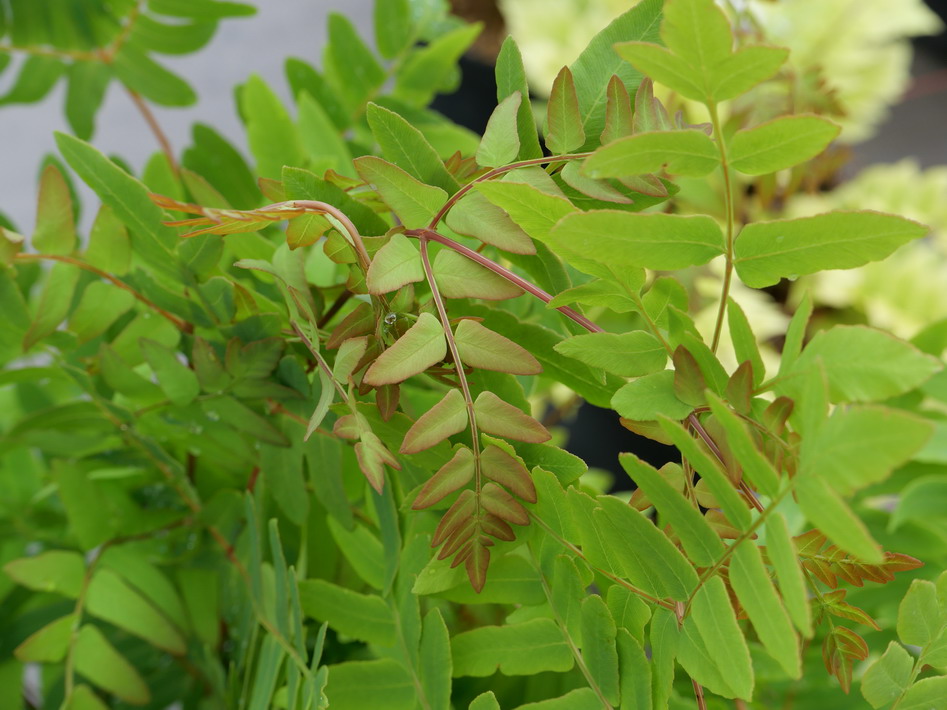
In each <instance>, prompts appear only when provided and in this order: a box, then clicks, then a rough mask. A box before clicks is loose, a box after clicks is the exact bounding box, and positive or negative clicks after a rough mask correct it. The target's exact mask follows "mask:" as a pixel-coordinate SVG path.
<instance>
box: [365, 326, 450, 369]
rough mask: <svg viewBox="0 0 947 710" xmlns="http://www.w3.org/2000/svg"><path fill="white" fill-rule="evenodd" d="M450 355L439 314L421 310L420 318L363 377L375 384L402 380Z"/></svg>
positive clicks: (379, 357)
mask: <svg viewBox="0 0 947 710" xmlns="http://www.w3.org/2000/svg"><path fill="white" fill-rule="evenodd" d="M446 355H447V340H446V339H445V337H444V329H443V328H442V327H441V322H440V321H439V320H438V319H437V316H433V315H431V314H430V313H422V314H421V315H420V316H419V317H418V320H417V322H416V323H415V324H414V325H412V326H411V327H410V328H408V330H407V332H406V333H405V334H404V335H402V336H401V337H400V338H398V340H396V341H395V343H394V345H392V346H391V347H390V348H388V349H387V350H385V352H383V353H382V354H381V355H379V356H378V359H376V360H375V362H373V363H372V365H371V367H369V368H368V371H367V372H366V373H365V376H364V378H363V381H364V382H365V383H366V384H370V385H373V386H377V385H387V384H394V383H396V382H402V381H404V380H406V379H408V378H409V377H411V375H416V374H418V373H419V372H424V371H425V370H426V369H427V368H429V367H430V366H431V365H433V364H435V363H437V362H440V361H441V360H443V359H444V357H445V356H446Z"/></svg>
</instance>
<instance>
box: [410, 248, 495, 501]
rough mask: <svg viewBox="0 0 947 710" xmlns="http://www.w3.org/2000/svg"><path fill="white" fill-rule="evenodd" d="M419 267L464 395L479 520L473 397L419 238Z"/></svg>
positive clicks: (477, 435)
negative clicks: (425, 280)
mask: <svg viewBox="0 0 947 710" xmlns="http://www.w3.org/2000/svg"><path fill="white" fill-rule="evenodd" d="M420 242H421V265H422V266H423V267H424V275H425V277H427V281H428V285H429V286H430V287H431V296H432V297H433V298H434V306H435V307H436V308H437V314H438V316H440V319H441V326H442V327H443V328H444V337H446V338H447V347H448V348H449V349H450V355H451V358H452V359H453V361H454V367H455V369H456V371H457V379H458V381H459V382H460V391H461V393H462V394H463V395H464V403H465V404H466V405H467V418H468V419H469V420H470V439H471V447H470V448H471V450H472V451H473V455H474V490H476V492H477V515H476V517H477V519H479V518H480V487H481V485H482V471H481V465H480V432H479V430H478V428H477V417H476V413H475V412H474V402H473V396H472V395H471V394H470V385H469V383H468V382H467V373H465V372H464V364H463V362H461V359H460V351H458V350H457V342H456V341H455V340H454V333H453V331H452V330H451V327H450V318H448V316H447V308H446V307H445V306H444V298H443V297H442V296H441V292H440V290H439V289H438V288H437V282H436V281H435V280H434V269H433V268H431V257H430V255H429V254H428V240H427V239H425V238H423V237H422V238H421V240H420Z"/></svg>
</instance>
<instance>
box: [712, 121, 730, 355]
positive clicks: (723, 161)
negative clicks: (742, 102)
mask: <svg viewBox="0 0 947 710" xmlns="http://www.w3.org/2000/svg"><path fill="white" fill-rule="evenodd" d="M707 108H708V109H710V120H711V123H712V124H713V127H714V137H715V138H716V139H717V147H718V149H719V150H720V168H721V170H722V171H723V185H724V196H723V200H724V207H725V209H726V212H727V215H726V220H727V254H726V259H727V263H726V265H725V266H724V272H723V288H722V289H721V291H720V307H719V309H718V310H717V323H716V325H715V326H714V336H713V341H712V343H711V346H710V349H711V350H712V351H713V352H717V346H718V345H719V344H720V334H721V332H722V331H723V317H724V315H725V314H726V312H727V299H728V298H729V297H730V285H731V282H732V280H733V242H734V227H735V222H736V215H735V213H734V204H733V185H732V183H731V176H730V163H729V160H728V158H727V144H726V141H725V140H724V137H723V130H722V129H721V126H720V116H719V115H718V112H717V104H716V103H713V102H711V103H709V104H708V105H707Z"/></svg>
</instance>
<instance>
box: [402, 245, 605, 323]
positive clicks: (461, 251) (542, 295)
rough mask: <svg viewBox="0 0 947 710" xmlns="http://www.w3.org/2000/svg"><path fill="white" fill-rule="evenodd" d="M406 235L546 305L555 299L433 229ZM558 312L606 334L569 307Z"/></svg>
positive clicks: (564, 307)
mask: <svg viewBox="0 0 947 710" xmlns="http://www.w3.org/2000/svg"><path fill="white" fill-rule="evenodd" d="M405 235H406V236H409V237H416V238H418V239H429V240H431V241H432V242H437V243H438V244H443V245H444V246H446V247H449V248H451V249H453V250H454V251H456V252H457V253H458V254H463V255H464V256H466V257H467V258H468V259H470V260H472V261H475V262H477V263H478V264H480V265H481V266H483V267H484V268H487V269H490V271H492V272H493V273H495V274H498V275H500V276H502V277H503V278H505V279H506V280H507V281H509V282H510V283H513V284H515V285H517V286H519V287H520V288H521V289H523V290H524V291H526V292H528V293H531V294H532V295H533V296H535V297H536V298H538V299H539V300H541V301H543V302H544V303H549V302H550V301H551V300H552V298H553V297H552V295H550V294H548V293H546V292H545V291H543V290H542V289H541V288H539V286H537V285H536V284H533V283H530V282H529V281H527V280H526V279H524V278H521V277H519V276H517V275H516V274H514V273H513V272H512V271H510V270H509V269H506V268H504V267H502V266H500V265H499V264H497V263H496V262H495V261H493V260H492V259H489V258H487V257H485V256H484V255H483V254H480V253H479V252H476V251H474V250H473V249H470V248H468V247H465V246H464V245H463V244H459V243H458V242H455V241H454V240H453V239H451V238H450V237H445V236H444V235H443V234H440V233H439V232H435V231H433V230H431V229H409V230H407V231H406V232H405ZM556 310H557V311H559V312H560V313H562V315H564V316H567V317H568V318H571V319H572V320H574V321H575V322H576V323H578V324H579V325H581V326H582V327H583V328H585V329H586V330H588V331H589V332H590V333H604V332H605V330H604V329H603V328H602V327H601V326H599V325H598V324H596V323H593V322H592V321H590V320H589V319H588V318H586V317H585V316H583V315H582V314H581V313H577V312H576V311H574V310H573V309H571V308H569V307H568V306H559V307H558V308H557V309H556Z"/></svg>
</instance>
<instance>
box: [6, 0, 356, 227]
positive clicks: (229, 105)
mask: <svg viewBox="0 0 947 710" xmlns="http://www.w3.org/2000/svg"><path fill="white" fill-rule="evenodd" d="M248 1H249V2H250V3H251V4H255V5H256V6H257V8H258V12H257V14H256V15H255V16H254V17H250V18H238V19H233V20H227V21H225V22H222V23H221V25H220V27H219V28H218V31H217V34H216V35H215V37H214V39H213V40H212V42H211V43H210V44H209V45H208V46H207V47H205V48H204V49H203V50H201V51H200V52H198V53H196V54H193V55H190V56H185V57H169V56H162V57H159V61H161V62H162V63H163V64H165V65H166V66H167V67H168V68H169V69H171V70H172V71H175V72H177V73H179V74H180V75H181V76H183V77H186V78H187V79H188V81H189V82H190V83H191V85H192V86H193V87H194V90H195V91H196V92H197V94H198V97H199V98H198V103H196V104H195V105H194V106H190V107H188V108H183V109H166V108H160V107H156V108H155V109H154V112H155V115H156V117H157V119H158V121H159V123H160V124H161V126H162V127H163V128H164V130H165V132H166V133H167V134H168V137H169V139H170V140H171V143H172V145H173V146H174V148H175V151H180V150H181V149H182V148H184V147H185V146H187V145H188V144H189V142H190V130H191V125H192V124H194V123H195V122H198V121H200V122H204V123H209V124H211V125H213V126H214V127H215V128H216V129H217V130H219V131H220V132H222V133H223V134H224V135H226V136H227V137H228V138H231V139H233V140H234V141H235V143H236V145H237V146H241V147H242V146H243V145H244V144H245V139H244V135H243V128H242V126H241V124H240V122H239V119H238V118H237V114H236V109H235V107H234V100H233V87H234V85H235V84H237V83H240V82H242V81H244V80H246V78H247V77H248V76H249V75H250V74H254V73H256V74H259V75H260V76H262V77H263V78H264V79H265V80H266V81H267V82H268V83H269V84H270V85H271V86H272V87H273V88H274V90H276V91H277V92H279V93H280V95H281V96H283V97H288V96H289V90H288V87H287V85H286V81H285V79H284V76H283V62H284V61H285V59H286V58H287V57H290V56H295V57H300V58H302V59H305V60H306V61H309V62H314V63H316V65H317V66H318V65H319V64H320V63H321V56H322V48H323V43H324V39H325V36H326V18H327V16H328V14H329V13H330V12H332V11H340V12H344V13H345V14H346V15H347V16H348V17H349V18H350V19H351V20H352V21H353V22H354V23H355V24H356V26H357V27H358V28H359V30H360V31H361V33H362V36H363V37H364V38H365V39H366V40H367V41H369V42H371V43H372V44H374V34H373V27H372V7H373V6H374V2H373V0H248ZM18 60H22V58H18ZM14 69H15V68H14V67H10V68H8V69H7V70H6V71H5V72H4V73H3V74H2V75H0V95H2V94H4V93H6V91H7V90H8V89H9V86H10V84H11V83H12V81H13V78H14V76H15V74H16V72H15V70H14ZM64 95H65V85H64V84H60V85H59V86H57V87H56V89H55V90H54V91H53V92H52V93H51V94H50V95H49V96H47V97H46V99H45V100H44V101H42V102H41V103H38V104H29V105H25V106H4V107H2V108H0V211H2V212H3V213H4V214H6V215H7V216H8V217H9V218H10V219H11V220H13V222H14V223H15V224H16V225H17V227H18V228H19V229H20V231H21V232H23V233H24V234H29V233H30V232H31V231H32V229H33V224H34V220H35V215H34V212H35V209H36V207H35V203H36V176H37V166H38V165H39V161H40V158H41V156H43V155H44V154H45V153H50V152H56V146H55V142H54V140H53V131H66V132H69V126H68V124H67V123H66V119H65V116H64V115H63V97H64ZM92 142H93V143H94V144H95V145H96V147H98V148H99V149H100V150H102V151H104V152H106V153H114V154H116V155H121V156H122V157H124V158H125V159H126V160H128V161H129V162H130V163H131V164H132V166H134V167H135V168H136V169H137V168H139V167H141V166H142V165H143V164H144V162H145V161H146V160H147V158H148V157H149V156H150V155H151V154H152V153H153V152H154V151H155V150H157V148H158V146H157V143H156V142H155V139H154V137H153V136H152V135H151V133H150V132H149V130H148V127H147V126H146V125H145V122H144V121H143V120H142V117H141V115H140V114H139V113H138V111H137V110H136V109H135V107H134V105H133V104H132V103H131V101H130V100H129V98H128V96H127V95H126V94H125V92H124V91H122V89H121V87H119V86H118V85H117V84H114V83H113V85H112V87H111V88H110V89H109V92H108V95H107V96H106V100H105V103H104V105H103V107H102V110H101V111H100V112H99V116H98V122H97V130H96V134H95V136H94V137H93V139H92ZM82 194H83V196H84V197H85V199H84V200H83V202H87V203H88V204H90V205H91V204H94V202H93V200H94V198H93V197H92V195H91V192H90V191H88V190H85V189H83V190H82ZM90 212H91V210H85V215H84V218H83V223H84V224H86V225H88V220H89V219H90V217H91V215H90V214H89V213H90Z"/></svg>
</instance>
